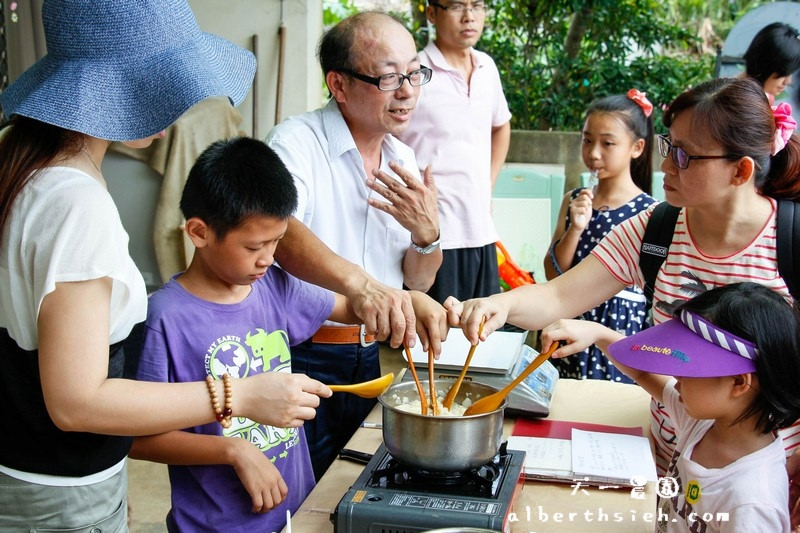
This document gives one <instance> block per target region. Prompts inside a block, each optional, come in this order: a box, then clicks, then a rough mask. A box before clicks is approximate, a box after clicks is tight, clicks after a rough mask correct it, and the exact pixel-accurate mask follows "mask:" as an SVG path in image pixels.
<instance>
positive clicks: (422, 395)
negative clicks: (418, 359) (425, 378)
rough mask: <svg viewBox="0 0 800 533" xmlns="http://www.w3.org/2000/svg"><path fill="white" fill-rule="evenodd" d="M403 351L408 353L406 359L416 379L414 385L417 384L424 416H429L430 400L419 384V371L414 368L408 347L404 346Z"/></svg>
mask: <svg viewBox="0 0 800 533" xmlns="http://www.w3.org/2000/svg"><path fill="white" fill-rule="evenodd" d="M403 349H404V350H405V352H406V359H408V368H409V370H411V376H412V377H413V378H414V383H416V384H417V392H418V393H419V403H420V405H422V409H421V410H422V414H423V415H427V414H428V399H427V398H426V397H425V391H424V390H422V383H420V382H419V377H417V369H416V368H414V361H412V360H411V350H409V349H408V346H403Z"/></svg>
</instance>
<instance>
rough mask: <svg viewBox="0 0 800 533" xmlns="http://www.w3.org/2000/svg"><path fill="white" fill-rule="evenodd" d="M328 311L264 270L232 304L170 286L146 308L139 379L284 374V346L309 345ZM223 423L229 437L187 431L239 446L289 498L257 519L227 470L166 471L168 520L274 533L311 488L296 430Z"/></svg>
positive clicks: (199, 527)
mask: <svg viewBox="0 0 800 533" xmlns="http://www.w3.org/2000/svg"><path fill="white" fill-rule="evenodd" d="M332 309H333V294H332V293H330V292H329V291H326V290H324V289H321V288H319V287H316V286H314V285H309V284H307V283H304V282H302V281H300V280H298V279H296V278H294V277H292V276H291V275H289V274H287V273H286V272H284V271H283V270H281V269H280V268H278V267H271V268H270V269H269V270H268V271H267V274H266V275H265V276H264V277H263V278H261V279H259V280H258V281H257V282H256V283H254V284H253V285H252V292H251V293H250V294H249V295H248V296H247V298H245V299H244V300H243V301H241V302H239V303H235V304H216V303H212V302H208V301H205V300H202V299H200V298H197V297H196V296H194V295H192V294H190V293H188V292H187V291H186V290H185V289H184V288H183V287H181V285H180V284H179V283H178V282H177V281H176V280H175V278H173V279H171V280H170V281H169V282H168V283H167V284H166V285H164V287H162V288H161V289H160V290H159V291H158V292H156V293H155V294H153V295H152V296H151V297H150V299H149V304H148V312H147V328H146V334H145V335H146V336H145V341H144V349H143V351H142V358H141V362H140V364H139V371H138V378H139V379H140V380H144V381H169V382H184V381H202V380H204V379H205V378H206V375H211V376H212V377H214V378H215V379H219V378H220V377H221V376H222V374H224V373H226V372H227V373H228V374H230V375H231V377H233V378H244V377H247V376H250V375H253V374H257V373H261V372H291V355H290V352H289V346H293V345H295V344H298V343H300V342H303V341H305V340H306V339H308V338H309V337H311V336H312V335H313V334H314V332H316V330H317V329H318V328H319V327H320V325H322V323H323V322H324V321H325V320H326V319H327V318H328V316H329V315H330V313H331V310H332ZM168 407H169V406H165V408H168ZM234 414H235V413H234ZM231 421H232V424H231V427H230V428H228V429H223V428H222V426H221V425H220V424H218V423H216V422H214V423H212V424H206V425H203V426H197V427H194V428H190V429H187V430H186V431H189V432H192V433H200V434H205V435H224V436H225V437H236V438H242V439H247V440H248V441H249V442H251V443H253V445H254V446H257V447H258V448H259V449H261V450H262V451H263V452H264V455H266V456H267V457H268V458H269V459H270V460H271V461H272V462H273V463H274V464H275V466H276V467H277V468H278V470H279V471H280V473H281V475H282V476H283V479H284V481H285V482H286V485H287V486H288V487H289V494H288V495H287V498H286V500H284V501H283V502H282V503H281V504H280V505H279V506H278V507H276V508H274V509H272V510H271V511H270V512H268V513H266V514H256V513H253V512H252V511H251V507H252V504H251V500H250V496H249V495H248V494H247V491H245V489H244V487H243V486H242V483H241V481H240V480H239V477H238V476H237V475H236V472H235V471H234V470H233V468H232V467H230V466H228V465H214V466H170V467H169V477H170V483H171V486H172V510H171V515H172V516H171V521H172V522H173V523H174V525H175V526H177V527H178V529H179V530H180V531H226V532H227V531H230V532H236V531H248V532H251V531H265V532H271V531H280V530H281V529H282V528H283V527H284V525H285V522H286V511H287V510H289V511H291V513H292V514H294V512H295V511H296V510H297V508H298V507H300V504H301V503H302V502H303V500H304V499H305V497H306V496H307V495H308V493H309V492H310V491H311V489H312V488H313V487H314V474H313V471H312V469H311V461H310V459H309V454H308V445H307V444H306V439H305V433H304V431H303V430H302V428H276V427H271V426H265V425H262V424H258V423H256V422H253V421H251V420H249V419H247V418H243V417H236V416H234V417H233V418H232V420H231Z"/></svg>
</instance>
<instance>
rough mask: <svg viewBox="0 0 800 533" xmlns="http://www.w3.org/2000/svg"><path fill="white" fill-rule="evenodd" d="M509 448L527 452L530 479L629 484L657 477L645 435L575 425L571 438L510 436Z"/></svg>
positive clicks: (526, 470)
mask: <svg viewBox="0 0 800 533" xmlns="http://www.w3.org/2000/svg"><path fill="white" fill-rule="evenodd" d="M508 448H509V449H512V450H523V451H524V452H525V464H524V467H523V473H524V474H525V476H526V477H527V478H528V479H542V480H549V481H574V480H581V481H585V482H587V483H589V484H602V483H614V484H619V485H627V486H631V485H638V484H640V483H641V481H642V480H647V481H656V467H655V462H654V461H653V455H652V452H651V451H650V441H649V440H648V439H647V438H645V437H640V436H636V435H626V434H620V433H605V432H597V431H583V430H579V429H573V430H572V433H571V440H569V439H554V438H549V437H520V436H511V437H509V438H508ZM634 478H635V479H636V483H634V482H633V481H632V480H633V479H634Z"/></svg>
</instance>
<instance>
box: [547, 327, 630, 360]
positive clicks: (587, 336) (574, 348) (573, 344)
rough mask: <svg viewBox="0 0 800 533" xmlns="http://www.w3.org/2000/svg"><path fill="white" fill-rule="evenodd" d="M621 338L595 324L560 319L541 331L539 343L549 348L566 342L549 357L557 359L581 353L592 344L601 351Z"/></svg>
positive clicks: (614, 332) (621, 336)
mask: <svg viewBox="0 0 800 533" xmlns="http://www.w3.org/2000/svg"><path fill="white" fill-rule="evenodd" d="M623 337H624V335H621V334H619V333H617V332H616V331H614V330H612V329H609V328H607V327H605V326H603V325H602V324H598V323H597V322H590V321H588V320H576V319H562V320H559V321H557V322H554V323H552V324H550V325H549V326H547V327H546V328H544V329H543V330H542V336H541V341H542V347H543V348H546V347H548V346H550V344H552V343H553V342H560V341H564V342H566V344H565V345H564V346H560V347H559V348H558V349H557V350H556V351H555V352H553V355H551V357H554V358H556V359H558V358H561V357H567V356H568V355H572V354H575V353H578V352H582V351H583V350H585V349H586V348H588V347H589V346H591V345H592V344H597V345H598V346H599V347H600V348H601V349H605V348H606V347H608V345H609V344H611V343H612V342H614V341H617V340H619V339H621V338H623Z"/></svg>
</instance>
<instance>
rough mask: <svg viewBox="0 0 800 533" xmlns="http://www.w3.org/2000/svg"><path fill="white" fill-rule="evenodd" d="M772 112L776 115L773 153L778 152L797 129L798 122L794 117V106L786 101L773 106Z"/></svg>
mask: <svg viewBox="0 0 800 533" xmlns="http://www.w3.org/2000/svg"><path fill="white" fill-rule="evenodd" d="M772 113H773V114H774V115H775V138H774V139H773V140H772V155H775V154H777V153H778V152H780V151H781V150H783V147H784V146H786V143H787V142H789V139H790V138H791V137H792V133H794V130H796V129H797V122H795V120H794V118H793V117H792V106H790V105H789V104H787V103H786V102H781V103H780V104H778V105H774V106H772Z"/></svg>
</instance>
